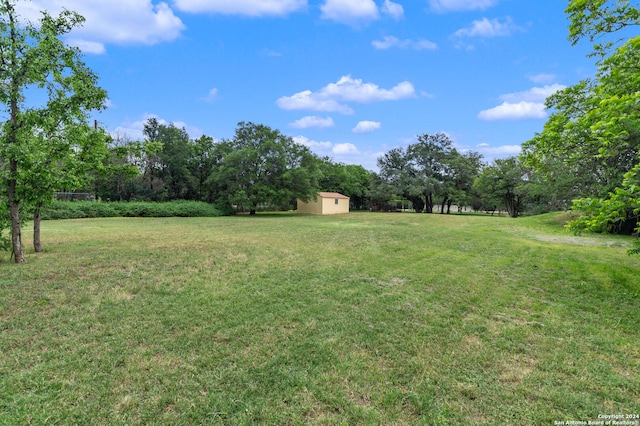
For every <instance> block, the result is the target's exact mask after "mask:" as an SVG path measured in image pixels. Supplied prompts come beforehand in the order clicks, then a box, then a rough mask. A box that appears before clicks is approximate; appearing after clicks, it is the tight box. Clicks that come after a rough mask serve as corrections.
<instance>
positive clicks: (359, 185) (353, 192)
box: [319, 157, 371, 209]
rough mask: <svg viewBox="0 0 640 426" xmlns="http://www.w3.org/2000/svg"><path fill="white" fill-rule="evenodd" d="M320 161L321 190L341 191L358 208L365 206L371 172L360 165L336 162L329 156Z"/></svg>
mask: <svg viewBox="0 0 640 426" xmlns="http://www.w3.org/2000/svg"><path fill="white" fill-rule="evenodd" d="M319 161H320V181H319V185H320V190H321V191H328V192H339V193H341V194H343V195H346V196H347V197H349V198H350V201H351V203H353V204H354V205H355V206H356V208H358V209H361V208H363V206H364V203H365V198H366V193H367V190H368V189H369V181H370V177H371V172H369V171H368V170H367V169H365V168H364V167H362V166H359V165H353V164H343V163H335V162H333V161H331V159H329V158H328V157H325V158H321V159H319Z"/></svg>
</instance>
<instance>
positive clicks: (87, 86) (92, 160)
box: [0, 0, 107, 263]
mask: <svg viewBox="0 0 640 426" xmlns="http://www.w3.org/2000/svg"><path fill="white" fill-rule="evenodd" d="M15 5H16V1H14V0H0V81H2V86H3V87H2V88H3V90H1V91H0V103H2V104H3V107H4V110H5V111H6V112H7V115H8V117H7V120H6V121H5V122H4V123H3V125H2V129H1V133H0V164H2V165H3V167H2V169H0V171H1V172H2V176H0V178H1V179H2V180H3V181H5V182H6V185H3V188H4V189H5V194H4V195H5V197H6V202H7V204H8V209H9V211H10V216H11V221H12V223H11V228H12V234H13V235H12V251H13V255H14V258H15V261H16V262H18V263H21V262H24V260H25V258H24V253H23V250H22V241H21V236H20V233H19V229H20V226H19V224H20V209H21V204H23V205H30V206H32V207H35V208H36V209H37V208H39V206H40V205H41V204H43V203H46V202H48V201H49V200H50V199H51V196H52V193H53V191H55V190H56V189H59V188H57V186H58V185H65V186H68V187H71V188H75V187H78V186H80V185H81V184H82V180H83V177H84V175H86V173H87V172H88V170H90V169H92V168H93V167H94V166H95V165H97V164H100V159H101V155H102V153H103V152H104V147H105V138H104V137H102V136H100V137H97V135H91V136H89V133H90V130H89V126H88V125H87V124H86V123H87V121H88V118H89V112H90V111H93V110H98V109H101V108H103V107H104V102H105V100H106V98H107V95H106V92H105V91H104V90H102V89H101V88H99V87H98V86H97V76H96V75H95V74H94V73H93V72H92V71H91V70H90V69H89V68H88V67H87V66H86V65H85V64H84V62H83V61H82V60H81V55H80V50H79V49H77V48H73V47H69V46H67V45H66V44H65V43H64V42H63V41H62V39H61V38H62V37H63V36H64V35H66V34H68V33H69V32H70V31H71V30H72V29H74V28H76V27H78V26H81V25H82V23H83V22H84V18H83V17H82V16H80V15H79V14H77V13H75V12H72V11H68V10H63V11H62V12H61V13H60V15H58V16H57V17H54V16H51V15H49V14H48V13H47V12H43V13H42V16H41V19H40V22H38V23H37V24H34V23H31V22H22V21H21V19H20V17H19V16H18V15H17V13H16V10H15ZM43 99H45V100H44V101H43ZM27 105H28V106H27ZM3 198H4V197H3Z"/></svg>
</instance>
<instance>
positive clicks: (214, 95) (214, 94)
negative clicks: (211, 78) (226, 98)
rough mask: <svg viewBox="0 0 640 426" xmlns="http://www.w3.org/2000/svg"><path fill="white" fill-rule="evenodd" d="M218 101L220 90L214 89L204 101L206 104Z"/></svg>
mask: <svg viewBox="0 0 640 426" xmlns="http://www.w3.org/2000/svg"><path fill="white" fill-rule="evenodd" d="M216 99H218V89H216V88H215V87H214V88H213V89H211V90H209V93H207V96H205V97H204V99H203V100H204V101H206V102H214V101H215V100H216Z"/></svg>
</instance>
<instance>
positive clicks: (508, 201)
mask: <svg viewBox="0 0 640 426" xmlns="http://www.w3.org/2000/svg"><path fill="white" fill-rule="evenodd" d="M504 201H505V205H506V207H507V213H509V216H510V217H518V202H517V200H516V196H515V195H513V194H507V195H506V196H505V198H504Z"/></svg>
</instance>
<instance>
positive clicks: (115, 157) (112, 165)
mask: <svg viewBox="0 0 640 426" xmlns="http://www.w3.org/2000/svg"><path fill="white" fill-rule="evenodd" d="M161 149H162V144H161V143H159V142H149V141H131V140H130V139H128V138H127V137H126V136H120V135H116V138H115V140H114V141H113V142H112V143H111V144H110V146H109V155H108V156H107V157H106V158H105V159H104V163H103V167H101V168H100V170H99V172H98V173H97V174H96V177H95V181H94V189H93V190H94V192H95V194H96V198H100V199H104V200H109V201H131V200H149V199H150V195H149V194H150V191H149V189H148V188H147V187H146V186H145V184H144V182H143V178H142V175H143V173H144V171H145V167H147V165H148V164H149V163H150V161H149V158H155V156H156V155H157V152H158V151H160V150H161ZM148 197H149V198H148Z"/></svg>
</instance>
